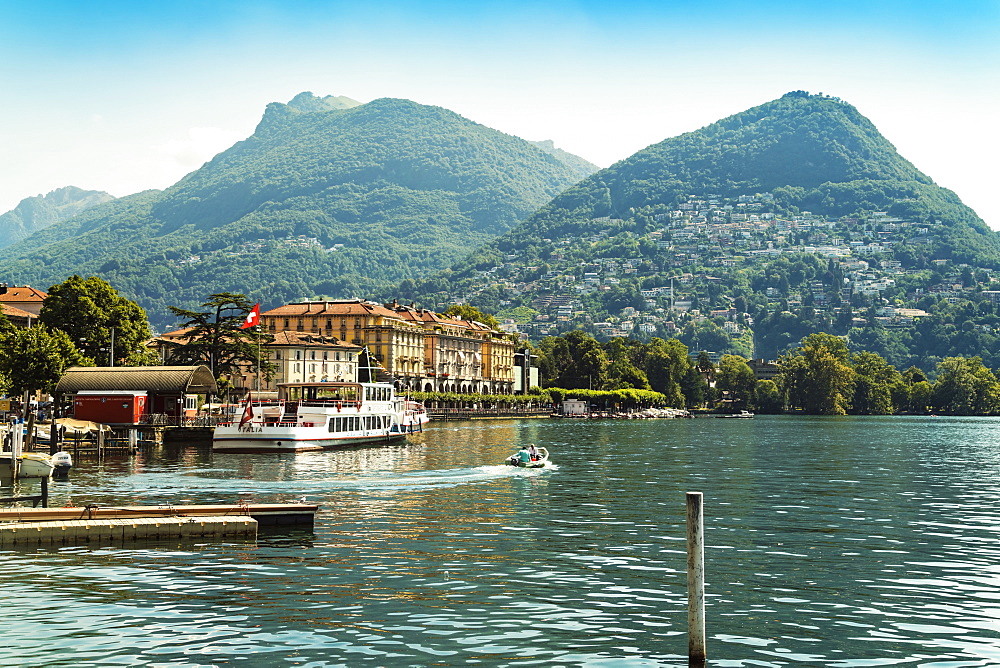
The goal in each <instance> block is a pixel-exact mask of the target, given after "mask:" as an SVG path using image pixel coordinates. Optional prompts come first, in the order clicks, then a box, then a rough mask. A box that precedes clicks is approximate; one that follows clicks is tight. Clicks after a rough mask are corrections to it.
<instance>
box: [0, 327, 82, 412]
mask: <svg viewBox="0 0 1000 668" xmlns="http://www.w3.org/2000/svg"><path fill="white" fill-rule="evenodd" d="M92 365H93V361H92V360H89V359H87V358H85V357H84V356H83V355H81V354H80V351H79V350H77V348H76V346H74V345H73V342H72V341H70V338H69V336H67V335H66V332H63V331H61V330H58V329H50V328H48V327H46V326H45V325H43V324H39V325H36V326H35V327H31V328H29V329H20V328H17V327H10V326H7V327H4V328H3V329H2V330H0V376H2V378H3V380H4V384H5V389H6V391H7V392H9V393H10V394H12V395H22V394H24V393H25V392H46V393H49V392H51V391H52V389H53V388H54V387H55V384H56V383H57V382H59V379H60V378H61V377H62V375H63V373H64V372H65V371H66V369H67V368H69V367H71V366H92Z"/></svg>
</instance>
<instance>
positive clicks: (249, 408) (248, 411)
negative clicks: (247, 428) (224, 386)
mask: <svg viewBox="0 0 1000 668" xmlns="http://www.w3.org/2000/svg"><path fill="white" fill-rule="evenodd" d="M251 420H253V397H252V396H250V395H249V394H247V405H246V408H244V409H243V417H242V418H240V431H242V430H243V426H244V425H246V424H247V423H248V422H250V421H251Z"/></svg>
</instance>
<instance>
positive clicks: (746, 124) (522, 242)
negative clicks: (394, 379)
mask: <svg viewBox="0 0 1000 668" xmlns="http://www.w3.org/2000/svg"><path fill="white" fill-rule="evenodd" d="M997 269H1000V237H998V235H997V234H996V233H994V232H993V231H991V230H990V229H989V228H988V227H987V226H986V225H985V223H983V221H982V220H981V219H980V218H979V217H978V216H977V215H976V214H975V212H973V211H972V210H971V209H969V208H968V207H967V206H965V205H964V204H962V202H961V201H960V200H959V198H958V197H957V196H956V195H955V194H954V193H952V192H951V191H949V190H946V189H943V188H940V187H938V186H937V185H935V184H934V182H933V181H932V179H931V178H930V177H928V176H927V175H925V174H923V173H922V172H920V171H919V170H918V169H917V168H916V167H914V166H913V165H912V164H911V163H909V162H908V161H906V160H905V159H904V158H903V157H901V156H900V155H899V154H898V153H897V152H896V150H895V148H894V147H893V146H892V145H891V144H890V143H889V142H888V140H886V139H885V138H884V137H882V136H881V134H880V133H879V132H878V130H877V129H876V128H875V127H874V126H873V125H872V123H871V122H869V121H868V120H867V119H866V118H864V116H862V115H861V114H860V113H859V112H858V110H857V109H855V108H854V107H852V106H851V105H849V104H847V103H845V102H843V101H841V100H839V99H836V98H832V97H829V96H822V95H809V94H808V93H805V92H802V91H796V92H793V93H789V94H787V95H785V96H783V97H781V98H780V99H777V100H774V101H772V102H768V103H766V104H763V105H760V106H759V107H755V108H753V109H750V110H747V111H745V112H742V113H740V114H736V115H734V116H731V117H729V118H726V119H723V120H721V121H719V122H717V123H714V124H712V125H709V126H707V127H704V128H702V129H700V130H697V131H695V132H690V133H687V134H684V135H681V136H679V137H675V138H672V139H667V140H665V141H663V142H660V143H658V144H655V145H653V146H650V147H648V148H646V149H644V150H642V151H639V152H638V153H636V154H635V155H633V156H631V157H629V158H627V159H625V160H623V161H621V162H619V163H617V164H615V165H613V166H612V167H610V168H608V169H605V170H602V171H600V172H597V173H595V174H594V175H592V176H590V177H588V178H587V179H584V180H583V181H581V182H580V183H579V184H577V185H576V186H574V187H572V188H570V189H568V190H567V191H566V192H564V193H562V194H561V195H559V196H558V197H556V198H555V199H553V200H552V201H551V202H550V203H548V204H547V205H546V206H545V207H543V208H542V209H541V210H539V211H538V212H537V213H536V214H534V215H533V216H531V217H530V218H529V219H527V220H526V221H525V222H524V223H522V224H521V225H519V226H518V227H517V228H515V229H514V230H512V231H511V232H510V233H508V234H506V235H504V236H502V237H499V238H498V239H496V240H494V241H491V242H489V243H488V244H486V245H485V246H484V247H482V248H481V249H478V250H477V251H476V252H474V253H472V254H471V255H470V256H468V257H467V258H466V259H465V260H464V261H462V262H459V263H456V264H455V265H453V267H452V268H451V269H450V270H449V271H447V272H443V273H442V274H440V275H438V276H435V277H434V278H433V279H432V280H429V281H425V282H409V281H406V282H404V283H403V284H402V285H401V286H400V288H399V290H398V293H399V294H398V296H399V297H400V298H403V299H407V300H409V299H416V300H417V301H420V302H422V303H423V304H425V305H430V304H433V305H439V304H442V303H448V302H452V301H469V302H472V303H474V304H476V305H477V306H478V307H479V308H482V309H484V310H487V311H489V312H492V313H495V314H497V315H498V317H501V318H504V317H508V318H509V319H510V320H511V321H512V322H517V323H519V329H520V331H522V332H524V333H525V334H526V335H528V336H529V337H531V338H535V339H538V338H541V337H543V336H545V335H548V334H555V333H561V332H565V331H569V330H572V329H576V328H583V329H584V330H586V331H589V332H591V333H593V334H595V335H597V336H598V337H601V338H604V339H607V338H611V337H615V336H630V337H633V338H640V339H643V338H645V339H649V338H651V337H653V336H661V337H672V336H677V337H680V338H681V339H682V341H684V343H686V344H687V345H689V346H690V347H692V348H694V349H696V350H701V349H705V350H710V351H716V352H735V353H739V354H743V355H746V356H751V355H755V356H758V357H767V358H774V357H775V356H776V355H777V354H778V353H779V352H781V351H783V350H785V349H787V348H788V347H789V346H791V345H792V344H794V343H797V342H798V341H799V340H800V339H801V338H802V337H803V336H805V335H807V334H809V333H811V332H814V331H828V332H833V333H837V334H839V335H843V336H847V337H849V338H850V339H851V340H852V341H857V342H862V341H863V342H865V344H866V346H867V349H868V350H874V351H876V352H881V353H882V354H884V355H886V356H887V357H890V358H891V361H893V362H894V363H897V364H906V363H920V364H923V365H925V366H929V367H930V368H933V366H934V364H935V363H936V362H935V359H940V357H942V356H946V355H948V354H964V355H977V354H981V353H982V351H984V350H985V351H996V350H998V347H997V346H996V345H994V344H1000V331H997V322H998V320H997V314H996V310H995V305H994V303H993V302H992V299H993V297H992V296H991V295H990V294H989V293H990V292H991V291H995V290H1000V281H996V280H994V271H995V270H997ZM959 302H970V303H972V304H973V307H972V311H973V312H974V313H975V314H976V317H975V318H973V319H971V320H969V321H968V324H965V323H964V322H962V321H961V320H960V319H957V318H956V316H955V310H956V308H957V307H956V304H957V303H959ZM915 311H920V312H922V315H920V314H917V315H914V312H915ZM901 314H902V315H901ZM931 323H936V324H934V325H932V324H931ZM949 323H950V324H949ZM938 325H940V326H938ZM935 328H936V329H935ZM949 328H950V329H949ZM932 330H933V331H932ZM994 358H995V361H996V363H997V364H998V365H1000V355H998V353H994V352H991V353H990V359H991V360H992V359H994Z"/></svg>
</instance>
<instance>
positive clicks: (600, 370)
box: [557, 330, 609, 390]
mask: <svg viewBox="0 0 1000 668" xmlns="http://www.w3.org/2000/svg"><path fill="white" fill-rule="evenodd" d="M565 339H566V343H567V344H568V346H569V357H570V360H571V362H570V364H569V366H568V367H566V368H565V369H563V371H562V373H561V374H560V375H559V379H558V380H557V385H558V386H559V387H565V388H568V389H594V390H603V389H605V387H604V386H605V383H606V382H607V378H608V366H609V362H608V357H607V355H606V354H605V353H604V349H603V348H602V347H601V344H600V343H598V342H597V339H595V338H594V337H592V336H591V335H589V334H587V333H586V332H582V331H580V330H573V331H572V332H569V333H567V334H566V336H565Z"/></svg>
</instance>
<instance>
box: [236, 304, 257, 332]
mask: <svg viewBox="0 0 1000 668" xmlns="http://www.w3.org/2000/svg"><path fill="white" fill-rule="evenodd" d="M259 324H260V304H259V303H258V304H254V305H253V308H252V309H250V312H249V313H247V319H246V320H244V321H243V324H242V325H240V329H246V328H247V327H256V326H257V325H259Z"/></svg>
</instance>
